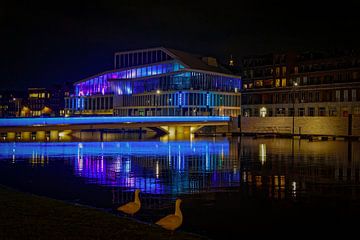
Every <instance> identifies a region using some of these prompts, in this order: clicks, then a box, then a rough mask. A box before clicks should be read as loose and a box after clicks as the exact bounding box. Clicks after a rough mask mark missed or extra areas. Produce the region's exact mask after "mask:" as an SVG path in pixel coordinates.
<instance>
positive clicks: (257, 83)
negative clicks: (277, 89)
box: [255, 80, 263, 87]
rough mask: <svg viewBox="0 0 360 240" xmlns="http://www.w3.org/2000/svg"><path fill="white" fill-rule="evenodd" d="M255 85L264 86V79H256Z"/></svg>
mask: <svg viewBox="0 0 360 240" xmlns="http://www.w3.org/2000/svg"><path fill="white" fill-rule="evenodd" d="M255 86H256V87H262V86H263V80H257V81H255Z"/></svg>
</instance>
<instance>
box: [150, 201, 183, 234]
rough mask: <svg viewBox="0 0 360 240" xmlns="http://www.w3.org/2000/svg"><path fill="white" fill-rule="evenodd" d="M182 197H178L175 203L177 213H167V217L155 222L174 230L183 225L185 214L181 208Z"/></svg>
mask: <svg viewBox="0 0 360 240" xmlns="http://www.w3.org/2000/svg"><path fill="white" fill-rule="evenodd" d="M180 203H181V199H176V203H175V214H170V215H167V216H166V217H164V218H162V219H160V220H159V221H157V222H156V223H155V224H157V225H160V226H161V227H163V228H165V229H167V230H171V231H174V230H175V229H177V228H178V227H180V226H181V224H182V221H183V216H182V213H181V210H180Z"/></svg>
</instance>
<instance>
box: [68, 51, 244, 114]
mask: <svg viewBox="0 0 360 240" xmlns="http://www.w3.org/2000/svg"><path fill="white" fill-rule="evenodd" d="M74 85H75V93H74V95H72V96H70V97H66V98H65V111H66V114H67V115H88V114H100V115H118V116H198V115H201V116H206V115H212V116H223V115H227V116H237V115H239V114H240V105H241V97H240V89H241V78H240V76H236V75H233V74H232V73H231V72H230V71H229V70H227V69H226V68H224V67H222V66H220V65H219V64H218V62H217V60H216V59H215V58H212V57H201V56H197V55H193V54H189V53H186V52H182V51H178V50H174V49H169V48H163V47H160V48H151V49H142V50H135V51H127V52H117V53H115V56H114V70H110V71H106V72H102V73H99V74H96V75H94V76H91V77H89V78H86V79H83V80H81V81H78V82H76V83H75V84H74Z"/></svg>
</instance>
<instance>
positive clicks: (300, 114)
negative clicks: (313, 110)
mask: <svg viewBox="0 0 360 240" xmlns="http://www.w3.org/2000/svg"><path fill="white" fill-rule="evenodd" d="M298 116H305V109H304V108H299V109H298Z"/></svg>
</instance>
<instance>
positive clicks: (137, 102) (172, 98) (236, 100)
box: [119, 92, 241, 107]
mask: <svg viewBox="0 0 360 240" xmlns="http://www.w3.org/2000/svg"><path fill="white" fill-rule="evenodd" d="M240 101H241V97H240V95H239V94H236V95H235V94H231V95H230V94H220V93H206V92H199V93H192V92H176V93H165V94H161V93H155V94H149V95H123V96H120V101H119V102H120V106H119V107H128V106H229V107H230V106H233V107H240V104H241V102H240Z"/></svg>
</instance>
